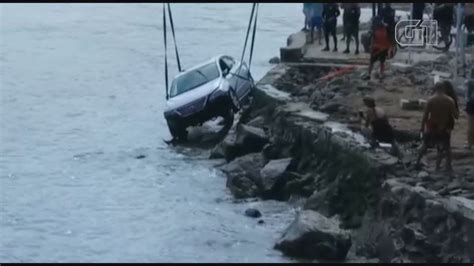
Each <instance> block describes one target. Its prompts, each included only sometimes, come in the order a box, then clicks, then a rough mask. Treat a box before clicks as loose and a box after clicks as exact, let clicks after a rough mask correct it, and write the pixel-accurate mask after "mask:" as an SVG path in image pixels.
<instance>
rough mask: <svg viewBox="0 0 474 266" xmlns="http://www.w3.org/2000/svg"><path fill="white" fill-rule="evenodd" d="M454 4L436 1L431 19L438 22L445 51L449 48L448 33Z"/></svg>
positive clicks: (451, 23) (451, 24)
mask: <svg viewBox="0 0 474 266" xmlns="http://www.w3.org/2000/svg"><path fill="white" fill-rule="evenodd" d="M453 17H454V6H453V4H451V3H437V4H436V5H435V8H434V11H433V19H434V20H436V21H437V22H438V27H439V31H440V32H441V38H442V40H443V42H444V44H445V45H446V46H445V51H447V50H449V46H448V44H449V35H450V34H451V27H452V26H453Z"/></svg>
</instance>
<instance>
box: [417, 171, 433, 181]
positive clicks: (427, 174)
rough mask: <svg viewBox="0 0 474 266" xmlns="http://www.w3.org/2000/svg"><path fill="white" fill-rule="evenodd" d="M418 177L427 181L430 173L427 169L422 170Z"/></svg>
mask: <svg viewBox="0 0 474 266" xmlns="http://www.w3.org/2000/svg"><path fill="white" fill-rule="evenodd" d="M416 177H417V178H419V179H421V180H423V181H425V180H426V179H427V178H429V177H430V174H429V173H428V172H426V171H421V172H419V173H418V175H417V176H416Z"/></svg>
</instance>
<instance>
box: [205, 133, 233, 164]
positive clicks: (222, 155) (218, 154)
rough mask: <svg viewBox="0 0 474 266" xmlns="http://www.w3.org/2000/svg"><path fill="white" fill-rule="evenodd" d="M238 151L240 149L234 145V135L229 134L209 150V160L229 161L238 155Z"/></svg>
mask: <svg viewBox="0 0 474 266" xmlns="http://www.w3.org/2000/svg"><path fill="white" fill-rule="evenodd" d="M239 150H240V147H239V145H237V143H236V136H235V133H230V134H228V135H227V136H226V137H225V138H224V140H223V141H222V142H220V143H219V144H217V145H216V146H215V147H214V148H213V149H212V150H211V154H210V156H209V159H226V160H227V161H231V160H233V159H234V158H235V157H237V156H238V155H240V154H239Z"/></svg>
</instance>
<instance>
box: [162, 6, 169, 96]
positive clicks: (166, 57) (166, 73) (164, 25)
mask: <svg viewBox="0 0 474 266" xmlns="http://www.w3.org/2000/svg"><path fill="white" fill-rule="evenodd" d="M163 39H164V46H165V86H166V100H168V99H169V92H168V56H167V54H168V53H167V52H166V50H167V45H166V11H165V3H163Z"/></svg>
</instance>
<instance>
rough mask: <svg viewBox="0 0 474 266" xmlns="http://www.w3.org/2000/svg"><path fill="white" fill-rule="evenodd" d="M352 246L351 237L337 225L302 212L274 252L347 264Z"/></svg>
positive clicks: (320, 216)
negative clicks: (341, 261)
mask: <svg viewBox="0 0 474 266" xmlns="http://www.w3.org/2000/svg"><path fill="white" fill-rule="evenodd" d="M351 245H352V241H351V237H350V234H349V233H348V232H346V231H344V230H341V229H339V226H338V224H337V223H336V222H334V221H332V220H330V219H328V218H327V217H325V216H323V215H321V214H319V213H317V212H315V211H311V210H305V211H301V212H300V213H299V214H298V215H297V217H296V219H295V220H294V221H293V223H292V224H291V225H290V226H289V227H288V229H287V230H286V232H285V233H284V234H283V236H282V237H281V239H280V240H279V241H278V243H277V244H276V245H275V249H278V250H281V251H282V252H283V253H284V254H286V255H288V256H294V257H302V258H309V259H325V260H344V259H345V258H346V256H347V252H348V251H349V249H350V247H351Z"/></svg>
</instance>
